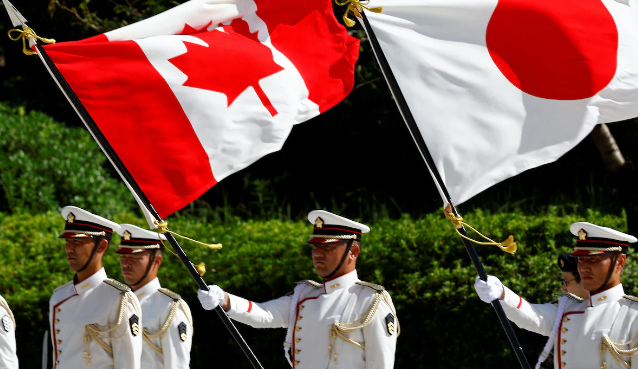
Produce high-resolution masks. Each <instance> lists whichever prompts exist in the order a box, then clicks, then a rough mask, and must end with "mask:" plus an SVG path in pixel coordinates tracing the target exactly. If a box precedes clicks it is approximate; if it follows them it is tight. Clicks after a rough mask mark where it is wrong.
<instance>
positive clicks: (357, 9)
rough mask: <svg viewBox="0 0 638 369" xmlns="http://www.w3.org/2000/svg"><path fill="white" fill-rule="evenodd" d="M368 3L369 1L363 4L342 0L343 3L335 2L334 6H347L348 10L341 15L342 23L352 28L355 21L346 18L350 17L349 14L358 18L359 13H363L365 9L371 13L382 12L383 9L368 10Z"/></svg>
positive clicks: (355, 0)
mask: <svg viewBox="0 0 638 369" xmlns="http://www.w3.org/2000/svg"><path fill="white" fill-rule="evenodd" d="M368 3H369V1H365V3H363V2H361V0H344V1H343V2H339V0H335V4H337V5H339V6H346V5H347V6H348V8H347V9H346V13H345V14H344V15H343V22H344V23H345V24H346V26H348V27H352V26H354V25H355V21H353V20H352V19H350V18H349V17H348V16H349V15H350V12H352V14H354V15H355V16H356V17H358V16H359V15H360V13H361V12H362V11H363V9H367V10H369V11H371V12H375V13H381V12H383V8H369V7H367V6H366V5H367V4H368Z"/></svg>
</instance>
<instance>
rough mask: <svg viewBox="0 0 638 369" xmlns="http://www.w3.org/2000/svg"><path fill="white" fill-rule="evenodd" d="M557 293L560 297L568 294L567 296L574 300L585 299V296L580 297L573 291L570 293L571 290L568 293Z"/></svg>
mask: <svg viewBox="0 0 638 369" xmlns="http://www.w3.org/2000/svg"><path fill="white" fill-rule="evenodd" d="M555 295H556V296H558V297H561V296H567V297H569V299H570V300H574V301H577V302H581V301H585V299H584V298H582V297H578V296H576V295H574V294H573V293H569V292H568V293H556V294H555Z"/></svg>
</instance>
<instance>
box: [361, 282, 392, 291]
mask: <svg viewBox="0 0 638 369" xmlns="http://www.w3.org/2000/svg"><path fill="white" fill-rule="evenodd" d="M355 283H356V284H358V285H359V286H364V287H369V288H372V289H373V290H375V291H377V292H383V291H385V287H383V286H381V285H379V284H374V283H368V282H364V281H357V282H355Z"/></svg>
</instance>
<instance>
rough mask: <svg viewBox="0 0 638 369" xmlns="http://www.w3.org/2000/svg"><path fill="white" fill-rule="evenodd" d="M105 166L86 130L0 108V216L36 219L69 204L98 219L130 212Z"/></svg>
mask: <svg viewBox="0 0 638 369" xmlns="http://www.w3.org/2000/svg"><path fill="white" fill-rule="evenodd" d="M105 161H106V157H105V156H104V155H103V154H102V152H101V151H100V149H99V148H98V146H97V144H96V143H95V142H94V141H93V138H91V136H90V135H89V133H88V132H87V131H86V130H85V129H81V128H67V127H65V126H64V125H63V124H61V123H58V122H56V121H54V120H53V119H51V118H50V117H49V116H47V115H45V114H43V113H39V112H34V111H31V112H30V113H28V114H26V113H25V111H24V109H23V108H17V109H14V108H9V107H8V106H6V105H4V104H2V103H0V210H1V211H11V212H20V211H26V212H32V213H38V212H45V211H48V210H52V209H57V208H59V207H62V206H65V205H67V204H69V203H73V204H75V205H77V206H80V207H87V208H91V209H93V210H94V211H99V212H101V213H102V214H116V213H119V212H122V211H131V210H132V209H133V208H132V207H131V203H132V201H131V199H132V197H131V195H130V194H129V193H128V190H127V189H126V187H125V186H124V185H123V184H122V182H121V181H120V180H119V179H116V178H113V177H112V176H111V175H110V174H109V173H108V171H107V169H105V166H104V164H105ZM108 166H109V167H108V168H110V164H108ZM103 194H109V195H108V196H104V195H103Z"/></svg>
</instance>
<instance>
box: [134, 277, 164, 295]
mask: <svg viewBox="0 0 638 369" xmlns="http://www.w3.org/2000/svg"><path fill="white" fill-rule="evenodd" d="M160 288H162V286H161V285H160V281H159V279H158V278H157V277H155V278H154V279H153V280H152V281H150V282H148V283H147V284H145V285H143V286H142V287H141V288H140V289H139V290H137V291H135V295H136V296H137V298H138V299H140V298H142V297H146V296H150V295H151V294H152V293H153V292H155V291H157V290H159V289H160Z"/></svg>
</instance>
